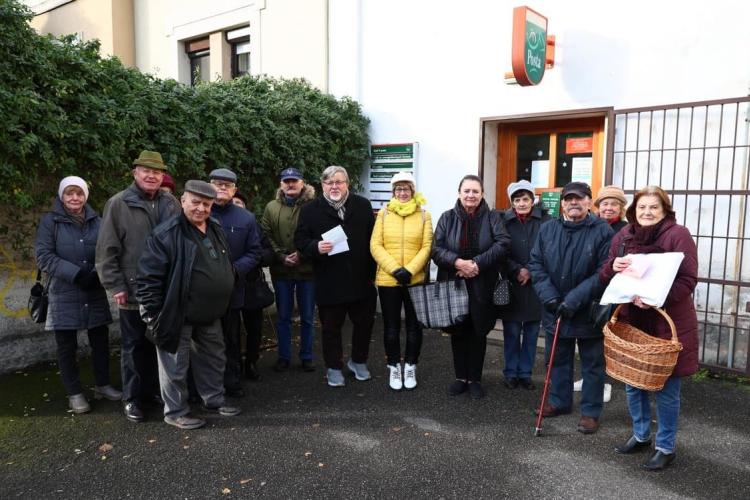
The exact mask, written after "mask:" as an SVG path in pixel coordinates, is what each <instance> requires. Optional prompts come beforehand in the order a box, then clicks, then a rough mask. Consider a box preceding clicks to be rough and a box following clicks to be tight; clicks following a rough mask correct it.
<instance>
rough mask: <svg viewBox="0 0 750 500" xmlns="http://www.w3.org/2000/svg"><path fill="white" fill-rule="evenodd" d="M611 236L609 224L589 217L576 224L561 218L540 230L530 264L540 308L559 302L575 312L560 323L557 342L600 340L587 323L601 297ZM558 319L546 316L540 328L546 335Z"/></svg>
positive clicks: (551, 331) (553, 220)
mask: <svg viewBox="0 0 750 500" xmlns="http://www.w3.org/2000/svg"><path fill="white" fill-rule="evenodd" d="M612 236H614V232H613V231H612V228H610V227H609V224H607V221H606V220H604V219H600V218H598V217H596V215H594V213H593V212H589V215H588V216H587V217H586V218H585V219H583V220H581V221H578V222H570V221H566V220H565V219H564V217H563V216H560V217H558V218H557V219H552V220H550V221H548V222H545V223H544V224H543V225H542V228H541V229H540V230H539V236H537V240H536V243H535V244H534V248H533V249H532V250H531V260H530V261H529V271H530V272H531V281H532V283H533V284H534V290H535V291H536V293H537V295H538V296H539V300H541V301H542V304H546V303H547V302H549V301H550V300H554V299H560V300H561V301H564V302H565V303H567V304H568V305H569V306H570V307H572V308H573V309H575V310H576V313H575V316H573V318H572V319H567V318H563V320H562V321H561V323H560V336H561V337H568V338H587V337H601V336H602V332H601V331H597V330H596V329H595V328H594V325H593V323H592V322H591V321H590V319H589V309H590V307H591V304H592V302H594V301H597V300H599V298H600V297H601V296H602V293H603V292H604V286H603V285H602V284H601V283H599V270H600V269H601V267H602V265H604V262H605V261H606V260H607V255H608V253H609V244H610V241H612ZM556 319H557V318H556V317H555V314H554V313H551V312H548V311H546V310H545V311H544V313H543V314H542V327H543V328H544V330H545V331H546V332H548V333H554V331H555V323H556Z"/></svg>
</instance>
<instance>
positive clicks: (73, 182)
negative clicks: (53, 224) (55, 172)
mask: <svg viewBox="0 0 750 500" xmlns="http://www.w3.org/2000/svg"><path fill="white" fill-rule="evenodd" d="M70 186H77V187H79V188H81V190H82V191H83V196H84V197H85V200H84V201H88V199H89V187H88V185H87V184H86V181H84V180H83V179H81V178H80V177H78V176H75V175H71V176H68V177H66V178H64V179H63V180H61V181H60V187H59V188H58V189H57V194H58V195H59V196H60V199H61V200H62V197H63V193H64V192H65V190H66V189H67V188H69V187H70Z"/></svg>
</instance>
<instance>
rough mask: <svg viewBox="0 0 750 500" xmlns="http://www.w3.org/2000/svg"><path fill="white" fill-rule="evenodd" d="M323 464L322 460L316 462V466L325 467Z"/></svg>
mask: <svg viewBox="0 0 750 500" xmlns="http://www.w3.org/2000/svg"><path fill="white" fill-rule="evenodd" d="M325 466H326V464H324V463H323V462H318V467H325Z"/></svg>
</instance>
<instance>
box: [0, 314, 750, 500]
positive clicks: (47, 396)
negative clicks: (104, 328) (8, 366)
mask: <svg viewBox="0 0 750 500" xmlns="http://www.w3.org/2000/svg"><path fill="white" fill-rule="evenodd" d="M347 338H348V337H347ZM316 349H317V350H318V358H317V360H316V361H317V362H318V371H317V372H315V373H305V372H303V371H302V370H301V369H300V368H299V362H298V361H296V360H295V361H293V363H292V368H290V370H289V371H287V372H286V373H282V374H278V373H275V372H273V371H272V370H271V367H272V365H273V363H274V361H275V352H273V351H269V352H266V353H264V357H263V359H262V360H261V363H260V366H261V369H262V370H263V375H264V381H263V382H260V383H250V382H247V383H246V384H245V388H246V390H247V392H248V395H247V396H246V397H245V398H243V399H241V400H236V402H237V403H239V405H240V406H241V407H242V410H243V413H242V414H241V415H240V416H237V417H220V416H218V415H215V414H203V416H205V417H206V418H207V420H208V425H207V426H206V427H205V428H203V429H198V430H193V431H182V430H179V429H176V428H174V427H171V426H168V425H167V424H165V423H163V422H162V416H161V412H160V410H159V409H154V410H152V411H150V413H149V417H150V420H149V421H148V422H146V423H143V424H133V423H130V422H128V421H126V420H125V418H124V416H123V414H122V410H121V406H120V405H119V404H118V403H111V402H99V401H93V400H92V407H93V411H92V412H91V413H89V414H86V415H76V416H73V415H72V414H70V413H67V412H66V409H67V406H66V404H67V400H66V398H65V396H64V392H63V390H62V387H61V383H60V381H59V380H58V377H59V375H57V373H56V372H57V369H56V367H51V368H49V369H48V370H46V371H32V372H27V373H26V374H25V375H24V374H16V375H13V376H12V377H9V378H7V377H6V378H4V379H0V485H2V486H0V488H1V489H0V491H1V492H2V493H0V498H2V499H11V498H24V499H68V498H81V499H105V498H106V499H109V498H113V499H114V498H118V499H125V498H128V499H208V498H224V499H225V498H253V499H266V498H269V499H347V500H354V499H401V500H412V499H430V500H437V499H453V498H456V499H458V498H461V499H470V500H479V499H496V498H524V499H525V498H534V499H537V498H544V499H557V498H560V499H563V498H584V499H598V498H603V497H607V498H608V499H619V498H623V499H641V498H653V499H672V498H674V499H683V498H685V499H687V498H691V499H693V498H695V499H714V498H715V499H735V498H736V499H746V498H748V496H750V494H749V493H748V492H750V430H749V429H748V427H749V423H750V390H749V389H750V388H749V387H748V386H747V385H741V384H738V383H735V382H725V381H718V380H709V379H696V378H692V379H686V380H685V383H684V385H683V407H682V413H681V420H680V430H679V433H678V450H677V454H678V455H677V459H676V461H675V463H674V464H673V465H672V466H671V467H669V468H668V469H666V470H664V471H662V472H659V473H649V472H646V471H643V470H641V468H640V464H641V462H642V461H643V460H645V458H646V457H647V455H646V454H640V455H636V456H620V455H617V454H615V453H614V452H613V448H614V447H615V445H617V444H619V443H621V442H622V441H624V440H625V439H627V438H628V437H629V436H630V421H629V417H628V411H627V407H626V403H625V397H624V390H623V387H622V385H621V384H619V383H616V384H615V387H614V389H613V397H612V401H611V402H610V403H607V404H605V412H604V414H603V416H602V420H601V430H600V431H599V432H598V433H597V434H594V435H590V436H584V435H581V434H579V433H578V432H576V430H575V427H576V422H577V420H578V415H577V412H574V413H573V414H572V415H565V416H560V417H557V418H554V419H546V420H545V421H544V423H543V433H542V434H543V435H542V436H541V437H534V427H535V424H536V417H535V416H534V415H533V413H532V409H533V408H534V407H535V406H538V404H539V400H540V398H541V385H542V383H543V373H542V366H541V362H542V359H543V355H542V351H541V350H540V351H539V353H538V356H537V360H538V363H537V366H536V371H535V373H534V380H535V381H536V382H537V384H538V386H539V388H538V389H537V390H536V391H525V390H522V389H517V390H515V391H511V390H508V389H506V388H505V387H504V386H503V385H502V364H503V363H502V344H501V343H500V342H498V341H496V340H492V341H491V342H490V346H489V349H488V353H487V360H486V370H485V378H484V386H485V390H486V393H487V396H486V397H485V398H484V399H482V400H479V401H474V400H472V399H471V398H469V396H468V395H462V396H459V397H450V396H447V395H446V394H445V389H446V387H447V386H448V385H449V384H450V382H451V381H452V380H453V375H452V363H451V354H450V339H449V338H448V337H447V336H443V335H441V334H440V333H439V332H434V331H427V332H426V333H425V339H424V346H423V349H422V353H423V355H422V357H421V359H420V363H419V371H418V380H419V387H418V388H417V389H416V390H415V391H412V392H406V391H404V392H401V393H392V392H391V391H390V390H389V389H388V385H387V370H386V368H385V360H384V356H383V348H382V324H381V323H380V321H379V320H378V322H376V329H375V334H374V335H373V343H372V349H371V361H370V363H369V366H370V370H371V371H372V373H373V375H374V378H373V380H371V381H367V382H357V381H356V380H354V378H353V377H352V376H347V380H346V386H345V387H343V388H336V389H334V388H330V387H328V386H327V385H326V383H325V378H324V375H325V369H324V367H323V366H322V359H321V357H320V354H319V352H320V346H319V341H318V342H316ZM346 350H347V351H348V349H346ZM89 372H90V370H89ZM113 372H116V367H113ZM45 379H46V380H45ZM84 380H85V381H86V382H87V383H88V384H91V377H90V374H88V373H87V374H86V377H84ZM89 395H90V396H91V393H89ZM576 398H578V396H576ZM196 412H198V413H200V410H199V409H196Z"/></svg>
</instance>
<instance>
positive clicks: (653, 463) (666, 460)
mask: <svg viewBox="0 0 750 500" xmlns="http://www.w3.org/2000/svg"><path fill="white" fill-rule="evenodd" d="M675 456H676V455H675V454H674V453H664V452H663V451H659V450H656V452H654V454H653V455H651V458H649V459H648V460H646V461H645V462H643V468H644V469H646V470H661V469H663V468H664V467H666V466H667V465H669V464H671V463H672V462H673V461H674V459H675Z"/></svg>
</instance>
